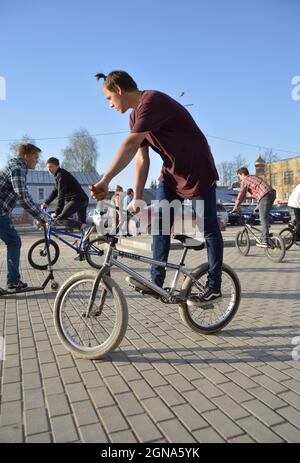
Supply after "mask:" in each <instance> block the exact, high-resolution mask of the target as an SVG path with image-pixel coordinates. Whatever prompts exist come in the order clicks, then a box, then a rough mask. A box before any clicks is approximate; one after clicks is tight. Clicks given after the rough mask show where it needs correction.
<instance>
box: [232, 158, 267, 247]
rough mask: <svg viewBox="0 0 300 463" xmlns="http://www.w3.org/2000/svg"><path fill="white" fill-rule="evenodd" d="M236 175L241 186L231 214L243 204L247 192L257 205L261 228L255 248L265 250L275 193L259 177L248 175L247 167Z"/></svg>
mask: <svg viewBox="0 0 300 463" xmlns="http://www.w3.org/2000/svg"><path fill="white" fill-rule="evenodd" d="M237 174H238V176H239V179H240V182H241V186H240V192H239V194H238V197H237V198H236V201H235V205H234V208H233V209H232V212H237V210H238V207H239V205H240V204H241V203H242V202H243V200H244V198H245V196H246V194H247V193H248V192H249V193H250V194H251V195H252V196H253V197H254V198H255V200H256V201H257V203H258V209H259V217H260V221H261V226H262V239H261V242H260V243H259V244H257V246H259V247H262V248H267V247H268V237H269V222H270V219H269V212H270V209H271V207H272V205H273V203H274V201H275V198H276V191H275V190H274V189H273V188H272V187H271V186H270V185H269V184H268V183H267V182H266V181H265V180H263V179H262V178H261V177H258V176H257V175H249V171H248V169H247V167H241V168H240V169H238V171H237Z"/></svg>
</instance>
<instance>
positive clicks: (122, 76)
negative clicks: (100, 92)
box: [95, 71, 137, 92]
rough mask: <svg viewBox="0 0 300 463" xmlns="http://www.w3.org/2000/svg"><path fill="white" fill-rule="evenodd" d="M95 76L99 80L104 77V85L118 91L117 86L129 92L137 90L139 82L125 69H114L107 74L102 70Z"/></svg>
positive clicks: (112, 90)
mask: <svg viewBox="0 0 300 463" xmlns="http://www.w3.org/2000/svg"><path fill="white" fill-rule="evenodd" d="M95 77H96V79H97V80H100V79H104V83H103V86H104V87H105V88H107V90H109V91H111V92H116V91H117V90H118V89H117V87H120V88H121V89H122V90H126V91H128V92H132V91H133V90H137V84H136V83H135V81H134V80H133V78H132V77H131V76H130V75H129V74H128V73H127V72H125V71H112V72H110V73H109V74H108V75H107V76H106V75H105V74H103V73H102V72H98V74H96V75H95Z"/></svg>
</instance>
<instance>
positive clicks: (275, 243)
mask: <svg viewBox="0 0 300 463" xmlns="http://www.w3.org/2000/svg"><path fill="white" fill-rule="evenodd" d="M265 253H266V256H267V257H268V258H269V259H270V260H271V261H272V262H281V261H282V259H283V258H284V256H285V245H284V241H283V239H282V238H281V236H278V235H272V236H270V237H269V238H268V247H267V248H265Z"/></svg>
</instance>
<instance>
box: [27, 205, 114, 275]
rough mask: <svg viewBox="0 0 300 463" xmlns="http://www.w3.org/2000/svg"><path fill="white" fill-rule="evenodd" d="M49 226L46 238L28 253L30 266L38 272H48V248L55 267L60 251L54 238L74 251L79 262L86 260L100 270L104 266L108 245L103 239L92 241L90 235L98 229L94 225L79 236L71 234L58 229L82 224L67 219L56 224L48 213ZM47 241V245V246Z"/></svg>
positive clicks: (77, 226)
mask: <svg viewBox="0 0 300 463" xmlns="http://www.w3.org/2000/svg"><path fill="white" fill-rule="evenodd" d="M46 214H47V215H48V224H47V233H46V238H45V237H44V238H42V239H40V240H38V241H36V242H35V243H33V245H32V246H31V247H30V249H29V251H28V261H29V263H30V265H31V266H32V267H33V268H35V269H37V270H47V268H48V265H49V262H48V257H47V246H48V249H49V253H50V262H51V265H54V264H55V263H56V262H57V260H58V258H59V255H60V249H59V246H58V244H57V242H56V241H54V240H53V239H52V237H55V238H57V239H58V240H59V241H61V242H62V243H64V244H66V245H67V246H69V247H70V248H71V249H73V250H74V251H75V252H76V254H78V257H79V259H78V260H86V261H87V262H88V263H89V264H90V265H91V267H93V268H96V269H99V268H101V266H102V256H103V254H104V249H105V247H106V243H105V242H104V241H103V239H101V238H94V239H93V240H90V235H91V234H92V233H93V232H94V231H95V229H96V227H95V225H94V224H92V225H90V226H88V227H86V228H85V230H84V231H83V232H79V233H78V234H75V233H71V232H69V231H66V230H62V229H61V228H58V226H59V225H61V224H63V225H66V227H71V228H79V227H80V224H79V222H77V221H76V220H73V219H66V220H64V221H61V222H59V223H57V222H55V221H54V220H53V219H52V217H51V214H49V213H48V212H47V213H46ZM64 237H65V238H67V237H68V238H72V239H74V241H73V242H70V241H67V240H66V239H64ZM46 239H47V244H46Z"/></svg>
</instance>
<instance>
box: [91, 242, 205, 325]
mask: <svg viewBox="0 0 300 463" xmlns="http://www.w3.org/2000/svg"><path fill="white" fill-rule="evenodd" d="M108 239H109V240H111V241H110V244H109V248H108V250H107V253H106V256H105V259H104V263H103V266H102V268H101V270H100V271H99V272H98V274H97V276H96V279H95V281H94V284H93V288H92V292H91V296H90V299H89V303H88V307H87V311H86V316H88V315H89V313H90V311H91V310H92V307H93V304H94V302H95V298H96V293H97V289H98V286H99V283H100V280H101V278H102V276H103V275H104V274H109V273H110V269H111V267H112V266H115V267H118V268H119V269H121V270H123V271H124V272H125V273H127V274H128V275H130V276H132V277H133V278H134V279H135V280H136V281H138V282H140V283H143V284H144V285H145V286H147V287H148V288H149V289H152V290H153V291H155V292H156V293H157V295H158V296H160V297H161V299H162V300H163V302H165V303H171V304H173V303H182V302H185V300H186V297H185V295H184V294H182V293H181V292H180V293H179V295H178V294H177V295H175V292H176V290H177V283H178V280H179V276H180V275H181V274H183V275H184V276H185V277H189V278H191V280H192V281H193V282H194V283H195V284H196V285H197V286H199V289H201V290H202V289H204V286H203V285H202V284H201V283H200V282H199V281H198V280H196V278H194V276H193V272H192V271H189V270H185V269H184V268H183V267H184V261H185V257H186V254H187V252H188V249H187V248H184V250H183V254H182V256H181V259H180V263H179V265H177V264H172V263H169V262H162V261H158V260H155V259H152V258H151V257H146V256H142V255H140V254H135V253H132V252H126V251H120V250H119V249H116V248H115V243H116V242H117V241H118V240H117V239H116V238H114V237H113V238H112V237H109V238H108ZM116 257H121V258H126V259H130V260H135V261H139V262H144V263H147V264H155V265H158V266H160V267H165V268H169V269H173V270H176V274H175V276H174V279H173V281H172V285H171V287H170V288H169V289H168V290H166V289H163V288H161V287H160V286H158V285H156V284H155V283H153V282H151V281H149V280H148V279H147V278H145V277H143V276H142V275H140V274H139V273H138V272H136V271H135V270H132V269H131V268H130V267H128V266H127V265H125V264H123V263H122V262H119V261H118V260H117V259H116ZM101 300H102V298H101Z"/></svg>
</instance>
